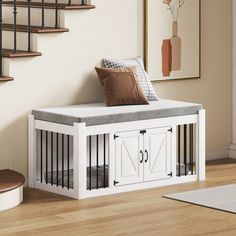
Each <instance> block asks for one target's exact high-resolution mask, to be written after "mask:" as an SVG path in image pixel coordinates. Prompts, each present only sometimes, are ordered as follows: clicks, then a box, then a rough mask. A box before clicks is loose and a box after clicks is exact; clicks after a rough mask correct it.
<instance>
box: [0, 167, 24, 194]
mask: <svg viewBox="0 0 236 236" xmlns="http://www.w3.org/2000/svg"><path fill="white" fill-rule="evenodd" d="M24 183H25V177H24V176H23V175H22V174H20V173H18V172H16V171H13V170H0V194H1V193H5V192H9V191H11V190H14V189H16V188H19V187H20V186H22V185H23V184H24Z"/></svg>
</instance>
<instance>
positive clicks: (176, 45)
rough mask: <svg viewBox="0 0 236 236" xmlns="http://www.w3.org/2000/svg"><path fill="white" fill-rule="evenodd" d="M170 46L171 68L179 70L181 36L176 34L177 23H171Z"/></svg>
mask: <svg viewBox="0 0 236 236" xmlns="http://www.w3.org/2000/svg"><path fill="white" fill-rule="evenodd" d="M170 42H171V47H172V62H171V70H172V71H179V70H180V69H181V38H180V37H179V36H178V23H177V22H176V21H174V22H173V24H172V38H171V39H170Z"/></svg>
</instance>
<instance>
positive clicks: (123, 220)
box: [0, 159, 236, 236]
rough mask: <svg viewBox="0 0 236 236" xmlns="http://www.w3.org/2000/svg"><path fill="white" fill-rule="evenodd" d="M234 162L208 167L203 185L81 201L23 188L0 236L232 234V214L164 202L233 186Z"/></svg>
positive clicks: (235, 231) (0, 216)
mask: <svg viewBox="0 0 236 236" xmlns="http://www.w3.org/2000/svg"><path fill="white" fill-rule="evenodd" d="M235 173H236V161H235V160H227V159H225V160H223V161H222V160H221V161H213V162H209V163H208V165H207V181H206V182H201V183H198V182H197V183H188V184H182V185H175V186H169V187H162V188H157V189H150V190H143V191H136V192H131V193H124V194H117V195H114V196H106V197H100V198H93V199H87V200H82V201H76V200H72V199H69V198H66V197H62V196H58V195H55V194H51V193H46V192H42V191H39V190H33V189H25V200H24V203H23V204H22V205H21V206H19V207H18V208H15V209H12V210H10V211H6V212H2V213H0V235H17V236H21V235H22V236H26V235H35V236H37V235H40V236H41V235H66V236H67V235H70V236H71V235H76V236H77V235H79V236H81V235H82V236H83V235H85V236H90V235H91V236H100V235H102V236H106V235H108V236H110V235H120V236H121V235H122V236H123V235H148V236H152V235H155V236H157V235H160V236H173V235H174V236H198V235H199V236H200V235H204V236H205V235H207V236H211V235H212V236H213V235H214V236H220V235H222V236H228V235H229V236H232V235H236V215H234V214H230V213H226V212H221V211H216V210H212V209H208V208H204V207H200V206H195V205H191V204H187V203H182V202H177V201H172V200H168V199H165V198H162V197H161V196H162V195H164V194H169V193H175V192H180V191H185V190H193V189H200V188H205V187H210V186H219V185H224V184H231V183H236V174H235Z"/></svg>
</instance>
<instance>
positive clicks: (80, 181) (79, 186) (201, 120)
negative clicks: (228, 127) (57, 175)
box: [28, 110, 205, 199]
mask: <svg viewBox="0 0 236 236" xmlns="http://www.w3.org/2000/svg"><path fill="white" fill-rule="evenodd" d="M184 124H196V125H197V138H196V150H197V153H196V154H197V155H196V174H194V175H191V176H190V175H188V176H181V177H176V152H175V151H172V153H171V156H172V161H171V163H172V172H173V177H172V178H171V179H164V180H157V181H150V182H143V183H138V184H132V185H125V186H119V187H116V186H114V184H113V180H114V178H113V176H114V168H112V166H114V158H112V157H114V156H115V155H114V152H115V151H114V148H115V146H114V134H115V133H116V132H124V131H131V130H140V129H149V128H159V127H172V129H173V133H172V136H171V146H172V150H176V127H177V126H178V125H184ZM37 129H39V130H45V131H49V132H57V133H63V134H67V135H71V136H73V137H74V139H73V144H74V189H69V190H68V189H66V188H61V187H56V186H54V185H53V186H51V185H49V184H45V183H40V182H39V181H36V130H37ZM99 134H108V139H109V140H108V143H109V166H110V168H109V187H108V188H105V189H98V190H97V189H96V190H87V188H86V186H87V183H86V176H87V174H86V171H87V154H86V150H87V149H86V147H87V136H89V135H99ZM28 137H29V142H28V143H29V151H28V154H29V186H30V187H32V188H37V189H41V190H45V191H49V192H53V193H57V194H61V195H65V196H68V197H72V198H75V199H85V198H88V197H95V196H102V195H108V194H114V193H122V192H127V191H133V190H140V189H146V188H153V187H160V186H165V185H172V184H180V183H186V182H192V181H203V180H205V110H200V111H199V113H198V114H196V115H188V116H177V117H167V118H160V119H152V120H142V121H133V122H125V123H115V124H106V125H96V126H86V124H85V123H74V125H73V126H69V125H62V124H57V123H52V122H46V121H40V120H35V118H34V116H33V115H29V136H28Z"/></svg>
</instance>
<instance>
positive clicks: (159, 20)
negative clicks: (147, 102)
mask: <svg viewBox="0 0 236 236" xmlns="http://www.w3.org/2000/svg"><path fill="white" fill-rule="evenodd" d="M144 63H145V67H146V70H147V72H148V74H149V77H150V80H151V81H174V80H182V79H199V78H201V0H144Z"/></svg>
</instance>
